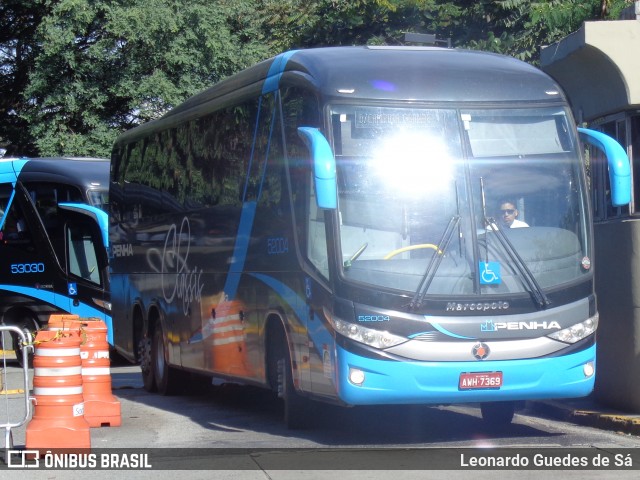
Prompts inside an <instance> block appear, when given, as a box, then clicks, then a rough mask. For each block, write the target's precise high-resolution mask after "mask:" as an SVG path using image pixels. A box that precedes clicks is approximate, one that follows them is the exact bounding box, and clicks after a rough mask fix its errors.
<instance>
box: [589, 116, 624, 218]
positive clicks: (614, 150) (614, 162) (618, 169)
mask: <svg viewBox="0 0 640 480" xmlns="http://www.w3.org/2000/svg"><path fill="white" fill-rule="evenodd" d="M578 133H579V135H580V138H581V140H582V141H583V142H585V143H588V144H589V145H593V146H594V147H596V148H597V149H599V150H601V151H602V152H604V154H605V155H606V156H607V160H608V162H609V179H610V183H611V203H612V204H613V205H614V206H616V207H619V206H622V205H627V204H628V203H630V202H631V167H630V165H629V157H627V153H626V152H625V151H624V148H622V146H621V145H620V144H619V143H618V142H617V141H616V140H615V139H613V138H611V137H609V136H608V135H605V134H604V133H602V132H598V131H596V130H590V129H588V128H578Z"/></svg>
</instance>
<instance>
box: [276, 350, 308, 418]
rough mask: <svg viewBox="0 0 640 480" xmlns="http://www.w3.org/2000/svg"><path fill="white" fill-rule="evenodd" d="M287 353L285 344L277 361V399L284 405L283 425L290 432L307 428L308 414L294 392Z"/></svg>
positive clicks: (300, 397)
mask: <svg viewBox="0 0 640 480" xmlns="http://www.w3.org/2000/svg"><path fill="white" fill-rule="evenodd" d="M288 351H289V350H288V348H286V343H285V348H283V349H282V350H281V352H282V355H281V356H280V357H279V358H278V361H277V371H278V397H279V398H281V399H282V401H283V403H284V423H285V425H286V427H287V428H288V429H290V430H300V429H304V428H308V427H309V425H310V412H309V408H308V407H309V406H308V405H306V402H305V399H304V398H303V397H302V396H300V395H299V394H298V392H296V389H295V386H294V385H293V370H292V368H291V360H290V357H289V354H288ZM305 407H306V408H305Z"/></svg>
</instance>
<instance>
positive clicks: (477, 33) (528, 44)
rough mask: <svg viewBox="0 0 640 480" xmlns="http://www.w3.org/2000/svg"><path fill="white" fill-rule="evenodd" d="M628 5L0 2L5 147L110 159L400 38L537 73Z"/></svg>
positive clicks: (542, 1) (0, 141)
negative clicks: (224, 99) (166, 124)
mask: <svg viewBox="0 0 640 480" xmlns="http://www.w3.org/2000/svg"><path fill="white" fill-rule="evenodd" d="M629 3H630V0H538V1H531V0H478V1H474V2H469V1H461V0H458V1H443V0H3V2H2V3H0V72H1V73H2V75H0V85H1V87H2V96H1V97H0V146H2V147H5V148H8V149H9V154H12V155H17V154H23V155H98V156H108V155H109V150H110V146H111V144H112V142H113V140H114V138H115V137H116V136H117V135H118V134H119V133H121V132H122V131H124V130H126V129H128V128H131V127H133V126H135V125H138V124H140V123H142V122H145V121H148V120H150V119H153V118H157V117H158V116H160V115H162V114H163V113H164V112H165V111H167V109H169V108H171V107H172V106H174V105H177V104H178V103H180V102H182V101H183V100H185V99H186V98H187V97H188V96H190V95H192V94H194V93H196V92H197V91H199V90H202V89H203V88H205V87H206V86H208V85H211V84H212V83H214V82H216V81H218V80H220V79H222V78H224V77H225V76H227V75H230V74H232V73H234V72H235V71H237V70H239V69H241V68H244V67H246V66H248V65H250V64H253V63H255V62H257V61H259V60H262V59H265V58H268V57H269V56H271V55H274V54H276V53H278V52H280V51H284V50H288V49H291V48H310V47H318V46H328V45H353V44H377V45H401V44H405V43H406V41H405V36H404V34H405V32H418V33H434V34H436V35H437V36H438V38H441V39H450V40H451V43H452V45H453V46H456V47H465V48H474V49H483V50H490V51H495V52H499V53H505V54H508V55H513V56H516V57H518V58H521V59H523V60H525V61H528V62H531V63H534V64H535V63H536V62H537V59H538V51H539V47H540V46H541V45H544V44H548V43H551V42H553V41H556V40H558V39H560V38H561V37H563V36H565V35H567V34H568V33H570V32H572V31H574V30H576V29H577V28H579V27H580V25H581V23H582V22H583V21H585V20H594V19H600V18H605V17H606V16H607V15H617V14H618V13H619V12H620V10H621V8H622V7H623V6H625V5H627V4H629Z"/></svg>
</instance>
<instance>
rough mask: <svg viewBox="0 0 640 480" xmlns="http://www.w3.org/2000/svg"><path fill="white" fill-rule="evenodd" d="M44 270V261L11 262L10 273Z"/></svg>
mask: <svg viewBox="0 0 640 480" xmlns="http://www.w3.org/2000/svg"><path fill="white" fill-rule="evenodd" d="M42 272H44V263H42V262H39V263H12V264H11V273H12V274H14V275H19V274H22V273H42Z"/></svg>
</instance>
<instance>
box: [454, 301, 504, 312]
mask: <svg viewBox="0 0 640 480" xmlns="http://www.w3.org/2000/svg"><path fill="white" fill-rule="evenodd" d="M508 308H509V302H469V303H457V302H449V303H447V312H467V311H477V312H486V311H487V310H507V309H508Z"/></svg>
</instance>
